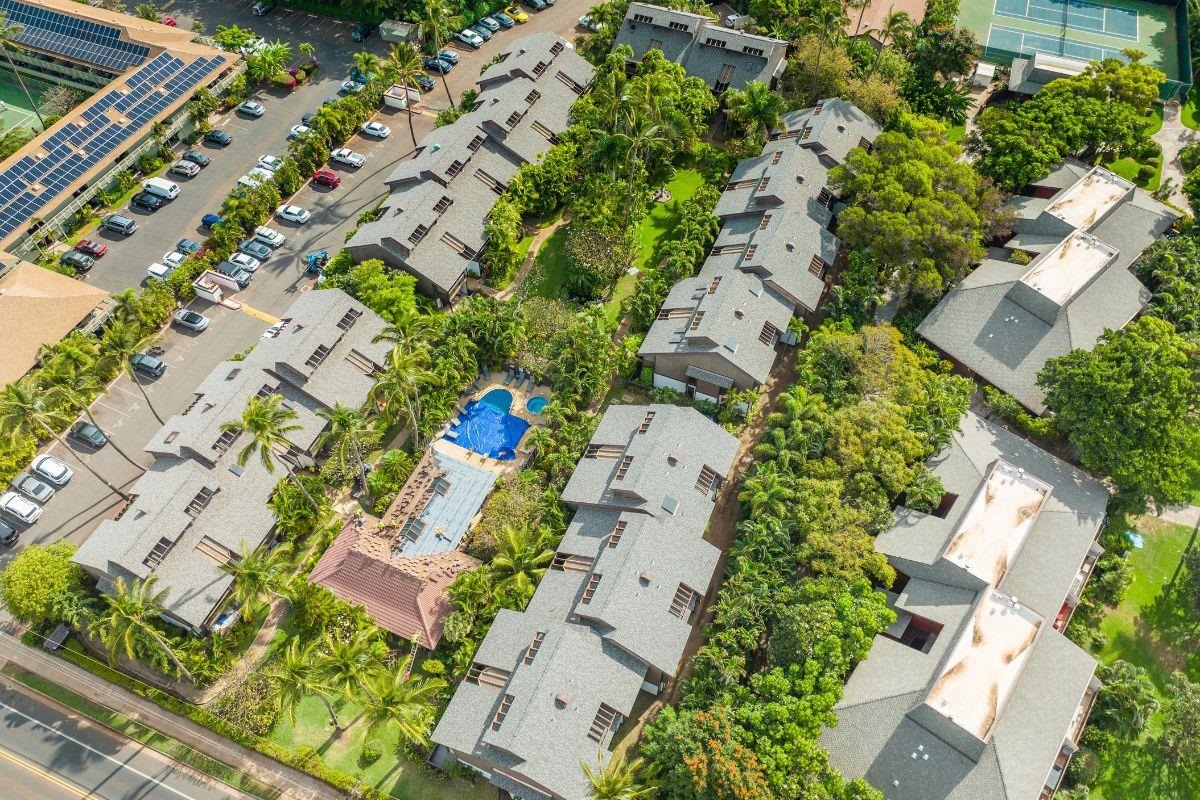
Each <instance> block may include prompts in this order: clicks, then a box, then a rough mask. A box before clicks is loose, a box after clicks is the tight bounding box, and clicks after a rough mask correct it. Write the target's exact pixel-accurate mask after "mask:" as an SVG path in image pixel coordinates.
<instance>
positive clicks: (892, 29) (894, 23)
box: [871, 6, 913, 73]
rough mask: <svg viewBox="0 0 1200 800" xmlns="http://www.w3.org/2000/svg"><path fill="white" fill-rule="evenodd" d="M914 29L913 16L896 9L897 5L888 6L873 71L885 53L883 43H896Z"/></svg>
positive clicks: (880, 32)
mask: <svg viewBox="0 0 1200 800" xmlns="http://www.w3.org/2000/svg"><path fill="white" fill-rule="evenodd" d="M912 30H913V22H912V18H911V17H909V16H908V14H906V13H905V12H903V11H896V10H895V6H889V7H888V14H887V16H886V17H884V18H883V27H882V28H880V29H879V44H880V47H879V50H878V51H876V53H875V60H874V61H873V62H871V72H872V73H874V72H875V69H876V68H877V67H878V66H879V58H880V57H881V56H882V55H883V45H888V44H892V43H894V42H895V41H896V40H897V39H899V38H902V37H905V36H907V35H908V34H909V33H911V32H912Z"/></svg>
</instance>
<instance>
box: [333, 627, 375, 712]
mask: <svg viewBox="0 0 1200 800" xmlns="http://www.w3.org/2000/svg"><path fill="white" fill-rule="evenodd" d="M372 633H373V632H372V631H370V630H366V631H359V632H358V633H357V634H355V636H354V638H352V639H350V640H349V641H346V642H342V641H338V640H336V639H334V638H333V637H332V636H330V635H329V634H328V633H326V634H325V638H324V640H323V641H324V643H325V653H324V654H323V655H322V657H321V658H320V660H319V661H318V664H319V669H320V675H321V677H322V681H323V682H324V684H325V685H326V686H328V687H329V689H331V690H332V691H333V692H335V693H336V694H337V695H339V696H340V697H341V698H342V699H343V700H350V699H355V698H359V697H360V696H361V695H366V696H370V693H369V691H368V687H369V686H371V685H372V683H374V681H375V679H376V677H377V676H378V675H379V673H380V671H381V670H382V669H383V666H382V665H381V664H380V663H379V660H378V659H377V658H376V657H375V654H374V653H373V652H371V638H372Z"/></svg>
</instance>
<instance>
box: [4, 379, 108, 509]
mask: <svg viewBox="0 0 1200 800" xmlns="http://www.w3.org/2000/svg"><path fill="white" fill-rule="evenodd" d="M61 399H62V395H61V392H59V391H56V390H54V389H50V390H44V389H42V387H40V386H38V385H37V380H36V379H35V378H34V377H33V376H30V375H27V376H25V377H24V378H21V379H20V380H16V381H13V382H12V383H10V384H8V385H7V386H5V387H4V389H3V390H2V391H0V437H3V440H4V441H5V442H8V443H10V444H12V443H16V442H20V441H22V440H25V439H37V438H38V437H39V436H43V437H47V438H50V439H53V440H54V441H56V442H58V443H59V444H60V445H62V447H63V449H64V450H65V451H67V452H69V453H73V452H74V451H72V450H71V448H70V447H68V446H67V443H66V442H65V441H64V440H63V437H62V435H61V434H59V433H58V431H60V430H62V429H63V428H65V427H67V426H68V425H70V424H71V420H72V418H73V417H74V414H72V413H70V412H69V411H68V410H67V409H66V408H64V407H63V406H62V405H61V404H60V400H61ZM75 458H76V460H77V461H79V463H80V464H82V465H83V468H84V469H86V470H87V471H88V472H90V473H92V476H93V477H94V478H95V479H96V480H98V481H100V482H101V483H102V484H104V485H105V486H106V487H107V488H108V490H109V491H110V492H112V493H113V494H115V495H116V496H117V497H120V498H121V499H122V500H125V501H127V502H128V501H129V500H130V499H131V498H130V497H129V495H127V494H125V492H122V491H121V490H120V489H118V488H117V487H116V486H113V485H112V484H111V483H109V482H108V480H107V479H106V478H105V477H104V476H103V475H101V474H100V473H99V472H97V471H96V470H95V469H94V468H93V467H92V465H91V464H90V463H88V462H87V461H86V460H84V459H83V458H82V457H80V456H78V455H76V456H75Z"/></svg>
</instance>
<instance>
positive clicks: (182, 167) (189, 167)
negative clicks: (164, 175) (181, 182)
mask: <svg viewBox="0 0 1200 800" xmlns="http://www.w3.org/2000/svg"><path fill="white" fill-rule="evenodd" d="M170 172H171V174H173V175H182V176H184V177H185V178H194V177H196V176H197V175H199V174H200V165H199V164H195V163H193V162H191V161H185V160H184V159H182V158H181V159H179V160H178V161H176V162H175V163H173V164H172V165H171V169H170Z"/></svg>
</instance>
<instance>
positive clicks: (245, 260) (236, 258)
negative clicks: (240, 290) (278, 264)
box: [229, 253, 262, 272]
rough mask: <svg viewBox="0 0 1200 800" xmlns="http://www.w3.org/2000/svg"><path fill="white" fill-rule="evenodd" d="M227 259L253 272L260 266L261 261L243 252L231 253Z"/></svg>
mask: <svg viewBox="0 0 1200 800" xmlns="http://www.w3.org/2000/svg"><path fill="white" fill-rule="evenodd" d="M229 260H230V261H232V262H233V263H234V264H237V265H238V266H239V267H241V268H242V269H244V270H246V272H254V271H256V270H257V269H258V268H259V267H261V266H262V262H261V261H259V260H258V259H257V258H255V257H254V256H251V255H247V254H245V253H233V254H232V255H230V256H229Z"/></svg>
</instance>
